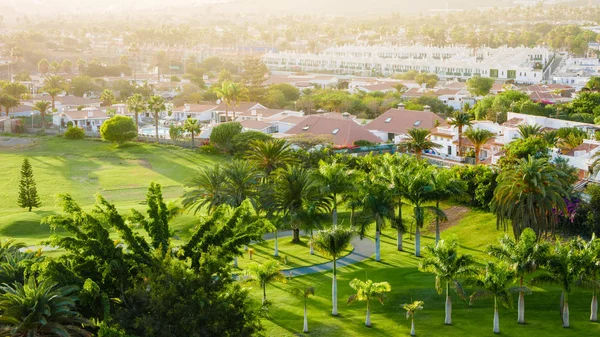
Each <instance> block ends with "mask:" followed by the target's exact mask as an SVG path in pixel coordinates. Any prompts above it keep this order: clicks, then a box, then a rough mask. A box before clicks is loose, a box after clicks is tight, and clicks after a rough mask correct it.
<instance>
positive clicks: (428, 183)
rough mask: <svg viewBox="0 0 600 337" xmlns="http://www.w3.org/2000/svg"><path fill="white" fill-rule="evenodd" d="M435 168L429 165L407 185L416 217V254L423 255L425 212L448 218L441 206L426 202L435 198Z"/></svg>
mask: <svg viewBox="0 0 600 337" xmlns="http://www.w3.org/2000/svg"><path fill="white" fill-rule="evenodd" d="M432 171H433V168H431V167H428V168H424V169H422V170H421V171H420V172H417V173H415V175H414V176H413V179H412V180H411V181H410V182H409V184H408V185H407V186H406V200H408V202H409V203H410V205H411V206H412V208H413V217H414V219H415V256H417V257H420V256H421V228H422V227H423V225H424V224H425V213H426V212H430V213H433V214H434V215H435V216H436V217H439V219H440V220H446V214H445V213H444V212H443V211H442V210H441V209H440V208H439V206H428V205H426V203H427V202H428V201H432V200H434V198H435V194H434V185H433V184H434V181H433V178H432V177H433V174H432Z"/></svg>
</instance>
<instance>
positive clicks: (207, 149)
mask: <svg viewBox="0 0 600 337" xmlns="http://www.w3.org/2000/svg"><path fill="white" fill-rule="evenodd" d="M198 152H199V153H203V154H218V153H219V149H217V148H216V147H215V146H214V145H213V144H206V145H202V146H200V147H199V148H198Z"/></svg>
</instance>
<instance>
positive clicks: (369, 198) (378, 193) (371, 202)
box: [360, 182, 394, 262]
mask: <svg viewBox="0 0 600 337" xmlns="http://www.w3.org/2000/svg"><path fill="white" fill-rule="evenodd" d="M361 205H362V209H363V213H366V214H368V215H369V216H371V218H369V220H370V219H375V261H377V262H379V261H381V230H382V229H383V226H384V225H385V221H386V220H388V219H392V218H393V216H394V201H393V194H392V193H390V191H389V189H388V188H387V187H386V186H383V185H381V184H377V183H375V182H371V183H370V185H369V186H367V187H366V188H365V189H364V194H363V199H362V202H361ZM370 222H371V221H368V222H364V223H361V224H360V225H361V226H368V225H369V223H370ZM360 232H361V233H364V232H365V230H364V229H361V231H360ZM361 238H362V237H361Z"/></svg>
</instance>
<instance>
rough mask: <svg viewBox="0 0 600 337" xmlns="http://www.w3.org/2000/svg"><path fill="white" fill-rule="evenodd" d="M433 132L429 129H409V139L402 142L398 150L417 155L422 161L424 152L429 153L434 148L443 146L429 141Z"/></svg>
mask: <svg viewBox="0 0 600 337" xmlns="http://www.w3.org/2000/svg"><path fill="white" fill-rule="evenodd" d="M430 133H431V132H430V131H429V130H427V129H417V128H412V129H408V132H407V135H408V138H406V139H405V140H403V141H401V142H400V144H398V148H399V149H400V150H401V151H408V152H412V153H414V154H415V156H416V157H417V159H421V155H422V153H423V151H428V150H431V149H434V148H440V147H442V146H441V145H439V144H437V143H434V142H432V141H431V140H429V134H430Z"/></svg>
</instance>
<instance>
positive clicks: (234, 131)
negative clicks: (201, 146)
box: [210, 122, 242, 154]
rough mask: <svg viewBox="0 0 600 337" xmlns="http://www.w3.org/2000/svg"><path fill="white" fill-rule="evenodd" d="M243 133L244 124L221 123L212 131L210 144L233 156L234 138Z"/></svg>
mask: <svg viewBox="0 0 600 337" xmlns="http://www.w3.org/2000/svg"><path fill="white" fill-rule="evenodd" d="M241 132H242V124H240V123H238V122H229V123H221V124H219V125H217V126H215V127H214V128H213V129H212V132H211V133H210V142H211V143H212V144H214V145H215V146H216V147H217V148H218V149H220V150H221V151H223V152H225V153H229V154H231V152H232V150H233V144H232V140H233V137H235V136H236V135H238V134H240V133H241Z"/></svg>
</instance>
